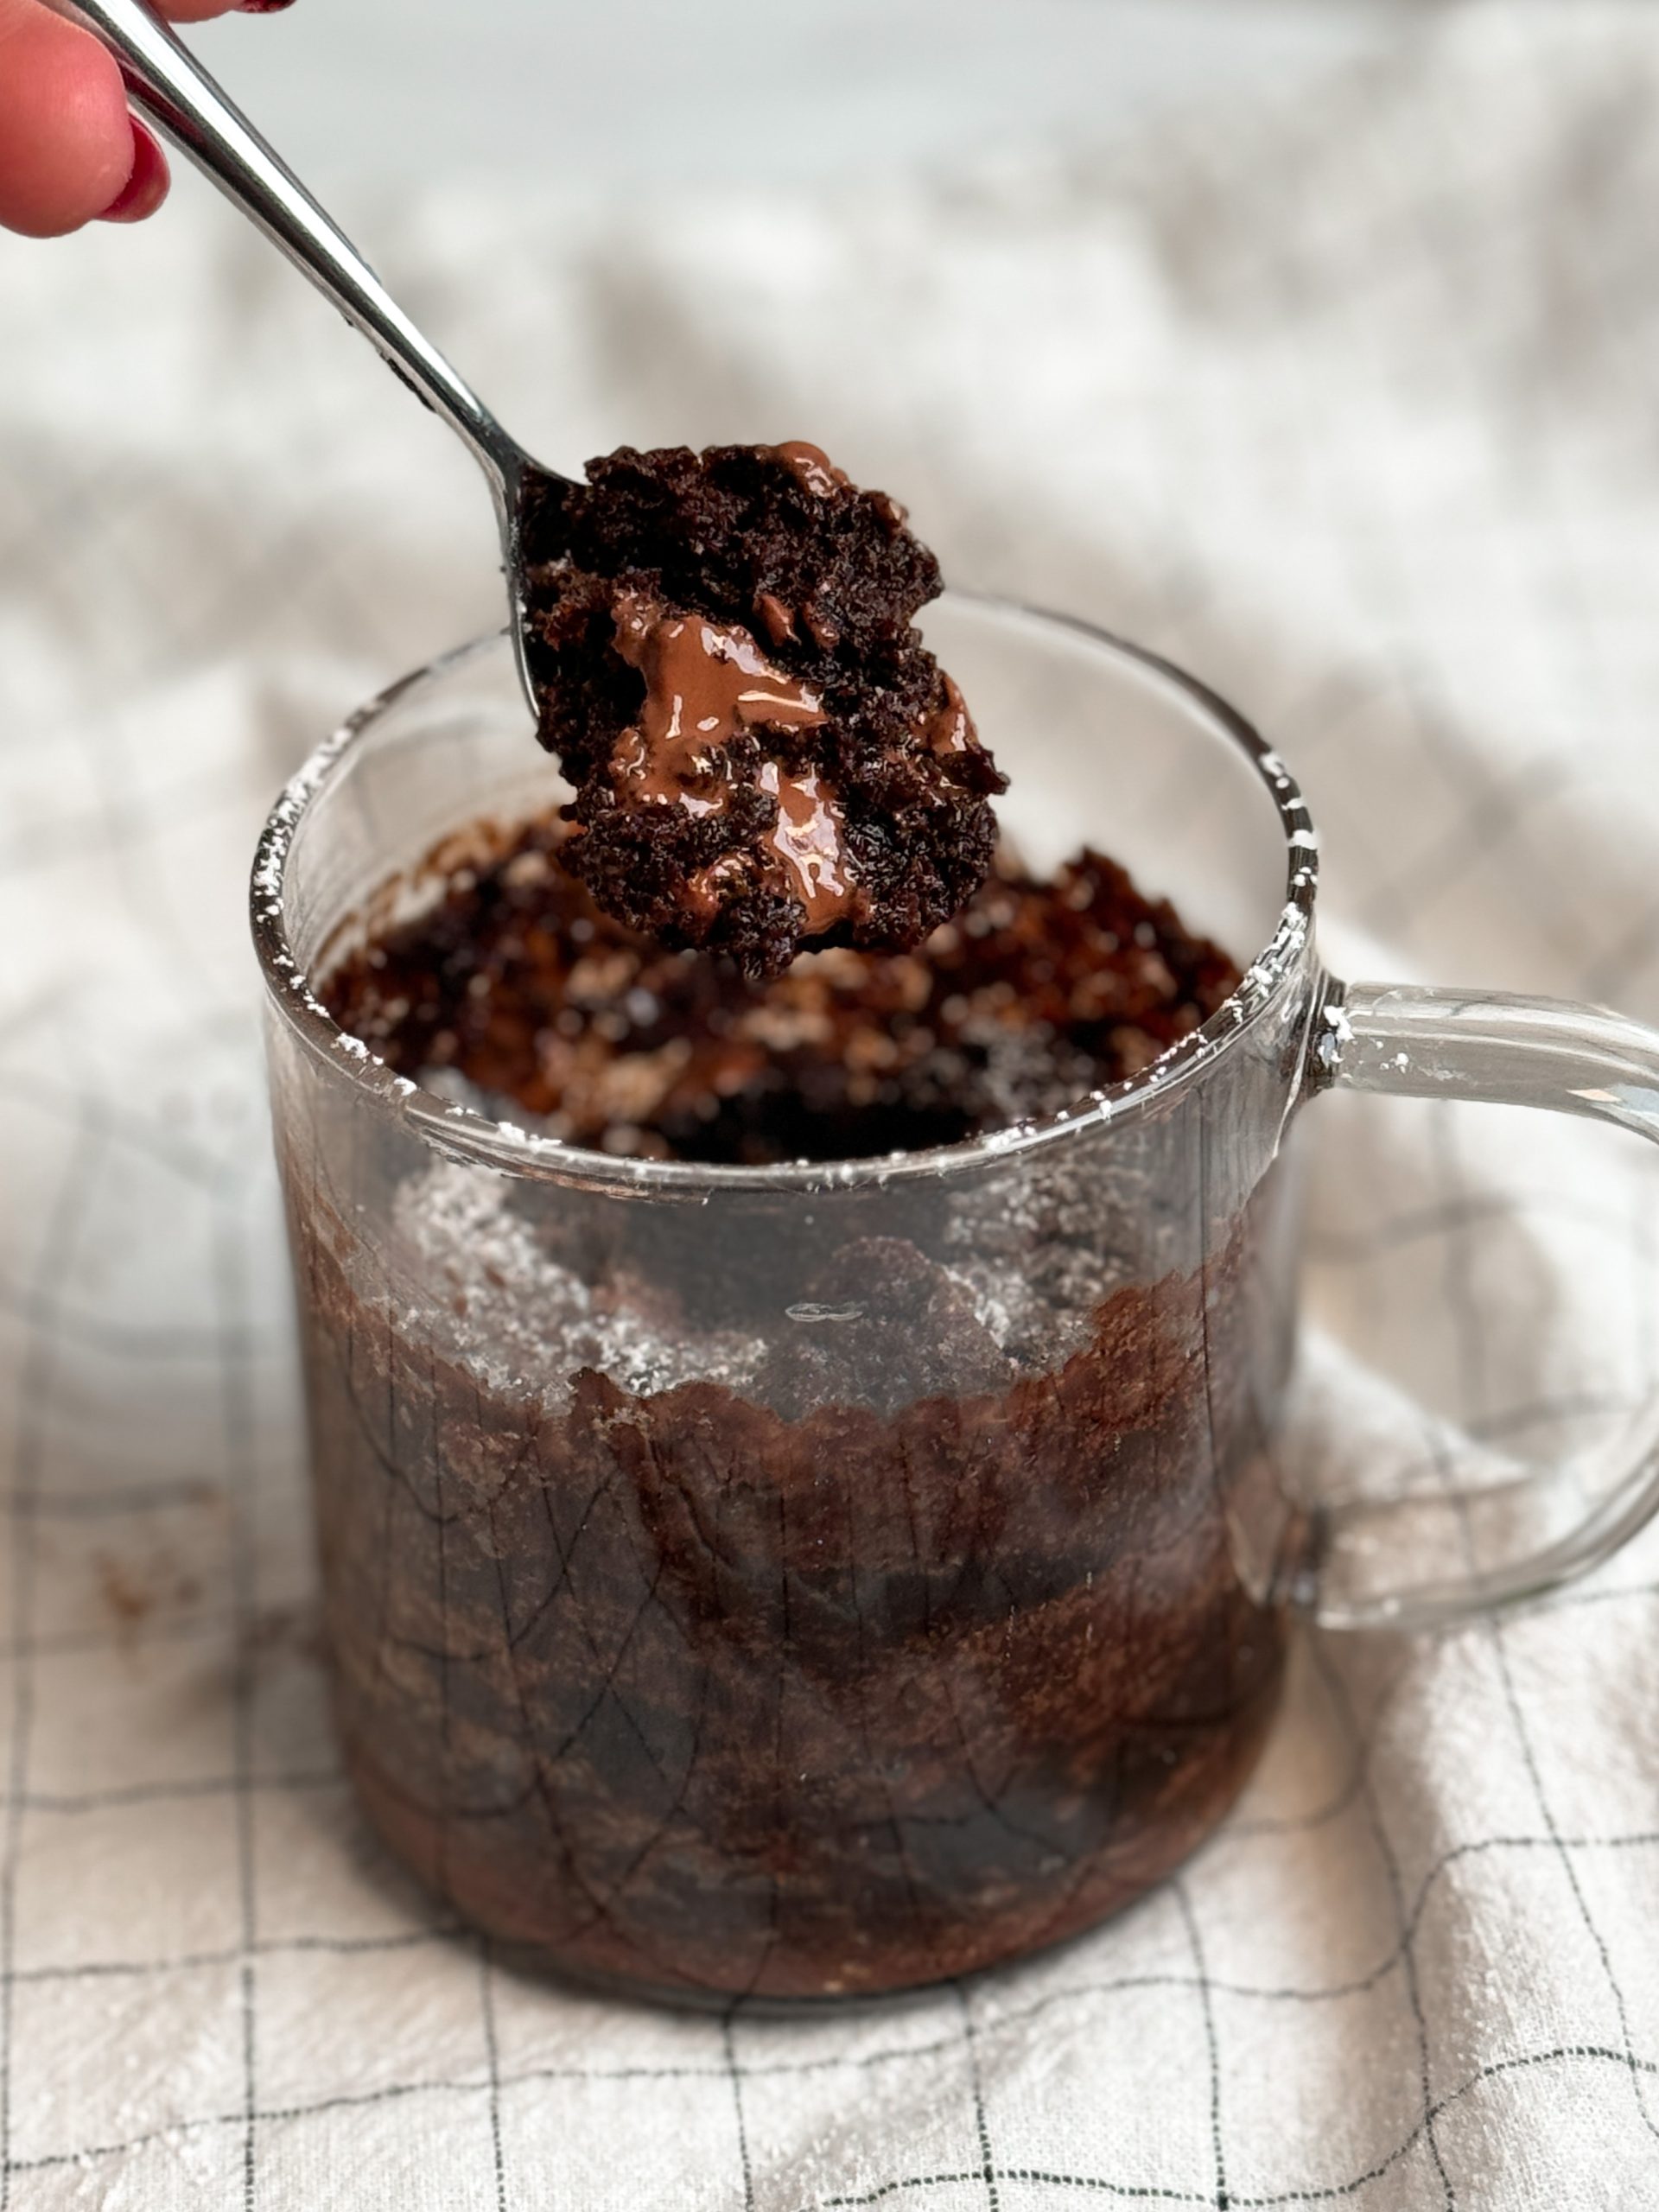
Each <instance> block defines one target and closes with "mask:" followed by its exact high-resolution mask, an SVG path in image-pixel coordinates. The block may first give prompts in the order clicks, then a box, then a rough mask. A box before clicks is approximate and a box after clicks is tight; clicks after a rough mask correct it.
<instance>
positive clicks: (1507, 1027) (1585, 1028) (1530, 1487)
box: [1296, 982, 1659, 1629]
mask: <svg viewBox="0 0 1659 2212" xmlns="http://www.w3.org/2000/svg"><path fill="white" fill-rule="evenodd" d="M1309 1077H1310V1088H1311V1089H1312V1090H1313V1091H1315V1092H1317V1091H1321V1090H1332V1089H1338V1088H1339V1089H1345V1090H1370V1091H1382V1092H1387V1093H1391V1094H1392V1095H1393V1096H1395V1097H1405V1098H1453V1099H1465V1100H1470V1101H1473V1102H1477V1103H1487V1104H1492V1105H1502V1106H1535V1107H1545V1108H1548V1109H1550V1110H1552V1111H1553V1112H1555V1113H1560V1114H1575V1115H1580V1116H1587V1117H1588V1118H1589V1119H1591V1120H1592V1121H1599V1122H1614V1123H1616V1124H1617V1125H1618V1127H1619V1128H1627V1129H1635V1130H1637V1131H1638V1132H1639V1133H1640V1134H1641V1135H1643V1136H1647V1137H1650V1138H1652V1139H1654V1140H1655V1141H1656V1142H1659V1031H1655V1030H1652V1029H1649V1028H1646V1027H1643V1024H1641V1023H1640V1022H1637V1021H1631V1020H1627V1019H1626V1018H1625V1017H1624V1015H1622V1014H1612V1013H1610V1012H1608V1011H1607V1010H1606V1009H1605V1008H1604V1007H1591V1006H1574V1005H1571V1004H1568V1003H1567V1002H1565V1001H1561V1000H1559V999H1533V998H1510V997H1503V996H1498V995H1493V994H1491V993H1480V992H1468V991H1452V990H1433V989H1420V988H1416V987H1415V986H1413V985H1409V984H1397V983H1395V984H1383V983H1350V984H1343V983H1337V982H1332V983H1331V984H1330V985H1329V986H1328V988H1327V990H1326V994H1325V999H1324V1001H1323V1004H1322V1007H1321V1009H1320V1019H1319V1027H1318V1033H1317V1034H1316V1036H1315V1038H1314V1039H1313V1052H1312V1054H1311V1062H1310V1069H1309ZM1578 1477H1579V1478H1578V1479H1577V1480H1574V1481H1569V1480H1568V1479H1567V1478H1566V1476H1565V1475H1564V1474H1562V1473H1561V1472H1560V1471H1554V1470H1550V1469H1541V1470H1539V1471H1536V1472H1535V1473H1529V1474H1528V1475H1525V1476H1523V1477H1522V1478H1518V1479H1516V1480H1515V1481H1511V1482H1505V1483H1502V1484H1491V1485H1488V1486H1486V1487H1484V1488H1479V1489H1473V1490H1465V1491H1452V1492H1447V1493H1443V1494H1435V1495H1433V1496H1427V1497H1426V1496H1419V1495H1413V1496H1410V1497H1402V1498H1398V1499H1383V1500H1372V1499H1360V1500H1357V1501H1355V1502H1352V1503H1348V1502H1344V1503H1338V1504H1332V1505H1325V1506H1320V1505H1319V1504H1317V1503H1316V1504H1314V1506H1313V1509H1312V1511H1313V1548H1312V1553H1311V1556H1310V1558H1309V1560H1308V1566H1307V1571H1306V1574H1305V1575H1304V1576H1302V1577H1301V1578H1300V1587H1299V1589H1298V1591H1297V1592H1296V1598H1297V1601H1298V1602H1300V1604H1302V1605H1304V1606H1305V1607H1306V1610H1307V1611H1309V1612H1311V1613H1312V1615H1313V1618H1315V1619H1316V1620H1318V1621H1319V1622H1320V1623H1321V1624H1324V1625H1325V1626H1328V1627H1332V1628H1377V1627H1391V1628H1402V1629H1414V1628H1426V1627H1432V1626H1433V1625H1435V1624H1440V1623H1447V1622H1452V1621H1457V1620H1464V1619H1467V1618H1470V1617H1471V1615H1472V1614H1475V1613H1478V1612H1481V1611H1485V1610H1487V1609H1488V1608H1489V1607H1491V1606H1493V1605H1503V1604H1506V1603H1509V1602H1510V1601H1513V1600H1515V1599H1522V1598H1529V1597H1535V1596H1538V1595H1539V1594H1541V1592H1544V1591H1547V1590H1551V1589H1554V1587H1555V1586H1557V1585H1558V1584H1560V1583H1563V1582H1566V1581H1568V1580H1571V1579H1572V1577H1573V1576H1574V1575H1577V1574H1581V1573H1584V1572H1585V1571H1586V1568H1589V1567H1594V1566H1595V1565H1597V1563H1598V1562H1599V1561H1600V1560H1604V1559H1605V1558H1607V1557H1608V1555H1609V1554H1611V1553H1612V1552H1614V1551H1617V1550H1618V1547H1619V1546H1620V1545H1621V1544H1622V1543H1624V1541H1625V1540H1626V1539H1627V1538H1628V1537H1630V1536H1632V1535H1635V1533H1636V1531H1637V1529H1640V1528H1641V1527H1642V1526H1643V1523H1644V1522H1647V1521H1648V1520H1649V1519H1650V1518H1651V1517H1652V1516H1653V1515H1654V1513H1655V1511H1656V1510H1659V1397H1656V1399H1654V1400H1653V1401H1652V1402H1649V1404H1647V1405H1645V1406H1643V1408H1641V1409H1640V1410H1639V1411H1638V1412H1637V1414H1636V1415H1635V1416H1634V1417H1633V1419H1632V1420H1631V1421H1630V1423H1629V1425H1628V1427H1626V1428H1625V1429H1624V1432H1623V1433H1621V1434H1620V1435H1618V1436H1617V1437H1616V1438H1614V1439H1613V1440H1611V1443H1610V1444H1609V1445H1608V1446H1606V1448H1605V1451H1604V1452H1602V1453H1601V1454H1600V1455H1599V1457H1598V1458H1597V1459H1595V1460H1594V1461H1593V1462H1592V1463H1591V1464H1590V1465H1588V1466H1587V1467H1586V1468H1584V1469H1580V1470H1579V1471H1578ZM1586 1498H1587V1500H1588V1503H1586ZM1453 1562H1456V1564H1455V1565H1453V1564H1452V1563H1453Z"/></svg>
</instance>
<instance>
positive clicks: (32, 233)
mask: <svg viewBox="0 0 1659 2212" xmlns="http://www.w3.org/2000/svg"><path fill="white" fill-rule="evenodd" d="M136 157H137V140H136V139H135V137H134V136H133V127H132V121H131V118H130V117H129V115H128V113H127V101H126V93H125V91H124V88H123V86H122V83H121V73H120V71H119V70H118V68H117V67H116V66H115V62H114V60H112V59H111V56H110V55H109V54H106V53H105V50H104V48H102V47H101V46H100V45H99V42H98V41H97V40H96V39H94V38H93V37H92V36H91V35H90V34H89V33H88V32H86V31H83V30H80V29H77V28H76V27H75V26H74V25H73V23H67V22H64V21H63V19H62V18H61V17H60V16H54V14H52V12H51V11H50V10H48V9H46V8H42V7H40V6H38V5H37V4H36V0H0V224H3V225H5V226H6V227H7V228H9V229H10V230H14V231H22V232H23V233H24V234H25V235H26V236H28V237H29V238H54V237H56V236H57V235H58V234H59V233H60V232H64V231H73V230H79V227H80V226H81V225H82V224H83V223H85V222H89V221H90V220H91V219H92V217H93V216H95V215H101V214H102V213H104V211H105V208H106V207H110V206H111V203H112V202H113V201H115V200H118V199H119V198H120V196H121V194H122V191H123V188H124V186H125V185H126V183H127V181H128V179H129V178H130V176H131V175H132V173H133V166H134V162H135V160H136Z"/></svg>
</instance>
